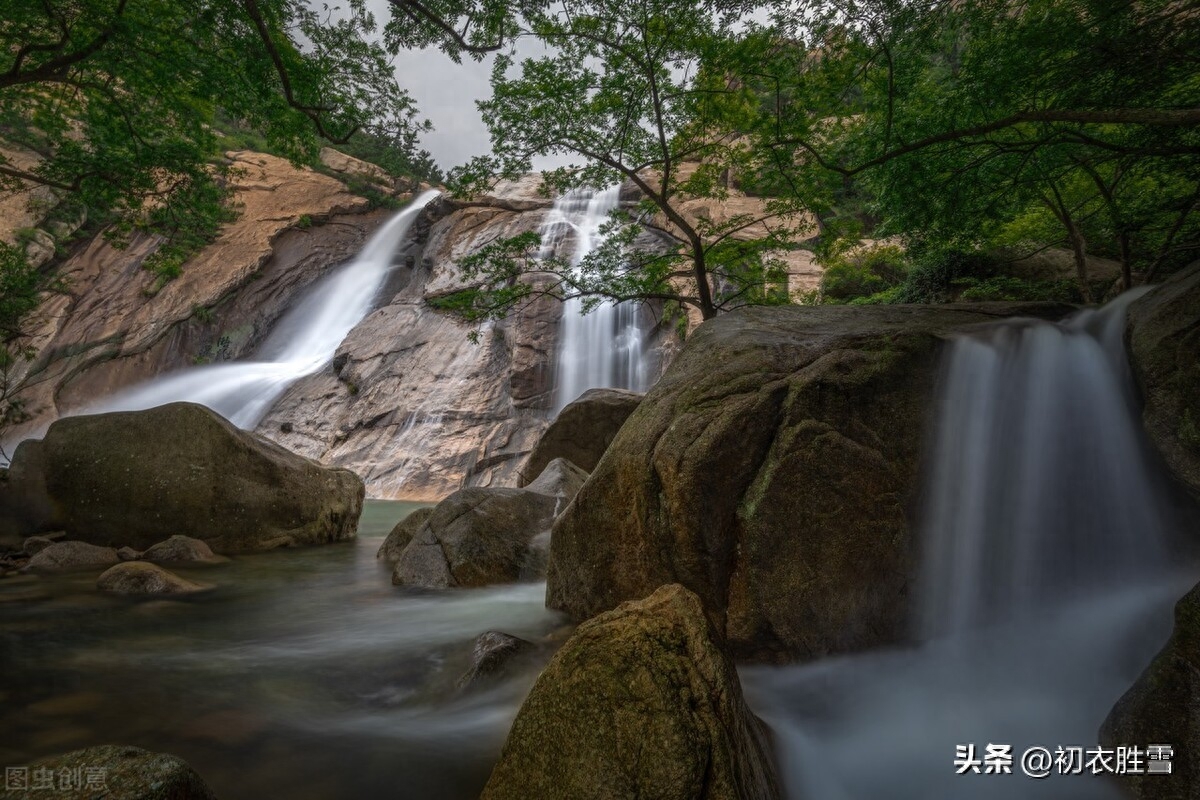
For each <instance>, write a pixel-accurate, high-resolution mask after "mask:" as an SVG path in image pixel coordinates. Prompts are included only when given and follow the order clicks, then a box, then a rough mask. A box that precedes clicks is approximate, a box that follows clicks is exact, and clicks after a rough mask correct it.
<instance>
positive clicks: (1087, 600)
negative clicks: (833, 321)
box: [743, 293, 1195, 800]
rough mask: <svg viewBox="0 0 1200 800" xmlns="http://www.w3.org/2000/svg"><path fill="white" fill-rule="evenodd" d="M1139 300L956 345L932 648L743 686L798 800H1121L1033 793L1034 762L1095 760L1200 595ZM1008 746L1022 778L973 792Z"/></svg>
mask: <svg viewBox="0 0 1200 800" xmlns="http://www.w3.org/2000/svg"><path fill="white" fill-rule="evenodd" d="M1136 296H1137V295H1136V293H1135V294H1126V295H1124V296H1123V297H1121V298H1119V299H1118V300H1117V301H1115V302H1114V303H1112V304H1110V305H1109V306H1107V307H1105V308H1103V309H1099V310H1088V311H1082V312H1080V313H1078V314H1077V315H1075V316H1074V317H1072V318H1071V319H1069V320H1067V321H1065V322H1063V323H1061V324H1053V323H1047V322H1041V321H1034V320H1013V321H1008V322H1003V323H999V324H996V325H992V326H988V327H987V328H984V329H980V330H977V331H973V332H969V333H964V334H963V335H961V336H959V337H958V338H957V339H956V340H955V341H954V342H952V343H951V344H950V345H949V348H948V350H947V353H946V355H945V357H944V365H943V375H942V381H941V387H942V391H941V397H940V401H939V403H938V404H937V406H936V407H935V413H936V418H935V425H934V431H933V436H932V441H931V445H930V449H929V453H928V463H927V469H926V486H927V488H926V492H925V503H924V510H923V513H922V517H923V519H922V523H921V525H920V526H919V529H920V533H921V542H922V544H923V551H922V554H921V567H920V568H921V577H920V583H919V589H920V591H919V592H918V594H919V600H918V602H917V604H916V606H917V607H916V608H914V612H915V615H916V617H917V624H918V629H919V631H920V633H921V635H922V637H923V638H924V641H923V643H922V644H921V645H919V646H918V647H916V648H913V649H908V650H895V651H882V652H874V653H862V654H857V655H852V656H845V657H840V658H836V659H827V660H825V661H821V662H818V663H815V664H808V665H800V666H792V667H785V668H779V669H769V668H752V669H747V670H744V671H743V678H744V680H745V684H746V689H747V695H748V697H749V698H750V699H751V703H752V705H753V706H754V707H755V708H756V710H758V712H759V713H760V715H761V716H763V717H764V718H765V719H766V720H767V721H768V722H769V723H770V724H771V725H772V727H773V728H774V730H775V732H776V736H777V739H776V741H777V756H778V759H779V762H780V766H781V770H782V772H783V777H784V780H785V783H786V785H787V793H788V797H789V798H790V800H875V798H879V797H887V798H889V800H927V799H928V798H931V797H971V798H972V799H973V800H1014V798H1016V799H1018V800H1024V799H1026V798H1046V800H1051V799H1053V800H1096V798H1118V797H1120V796H1121V795H1120V793H1119V792H1118V790H1117V788H1116V787H1115V786H1114V785H1113V784H1112V782H1111V781H1110V780H1108V779H1106V777H1105V776H1103V775H1101V776H1099V777H1097V776H1093V775H1090V774H1083V775H1078V774H1076V775H1058V774H1053V773H1052V774H1051V775H1050V776H1049V777H1048V778H1047V779H1043V780H1034V779H1031V778H1029V777H1026V776H1025V775H1023V774H1022V771H1021V768H1020V756H1021V754H1022V753H1023V752H1024V751H1025V750H1026V749H1027V748H1031V747H1035V746H1040V747H1046V748H1049V750H1050V752H1051V753H1053V752H1055V749H1056V748H1057V747H1059V746H1062V747H1083V748H1085V749H1087V748H1095V747H1096V745H1097V735H1098V734H1097V731H1098V729H1099V727H1100V723H1101V722H1102V721H1103V719H1104V717H1105V715H1106V714H1107V713H1108V711H1109V709H1110V708H1111V707H1112V705H1113V703H1114V702H1115V701H1116V700H1117V698H1119V697H1120V696H1121V694H1122V693H1123V692H1124V691H1125V690H1126V689H1127V688H1128V687H1129V685H1130V684H1132V683H1133V681H1134V679H1135V678H1136V677H1137V675H1138V674H1139V672H1140V671H1141V670H1142V669H1143V668H1144V667H1145V665H1146V664H1147V663H1148V662H1149V660H1150V658H1151V657H1152V656H1153V654H1154V653H1155V652H1156V650H1157V649H1158V648H1159V647H1161V646H1162V643H1163V642H1164V641H1165V640H1166V638H1167V635H1168V634H1169V632H1170V624H1171V606H1172V605H1173V603H1174V601H1175V600H1176V599H1178V597H1180V596H1181V595H1182V594H1183V593H1184V592H1186V591H1187V589H1188V588H1190V587H1191V585H1192V584H1193V583H1194V582H1195V578H1194V575H1189V574H1182V573H1181V572H1180V571H1178V570H1176V569H1175V567H1174V566H1173V565H1172V564H1171V562H1170V560H1169V557H1168V555H1167V553H1168V551H1169V538H1170V536H1171V535H1172V534H1173V533H1174V532H1175V530H1176V529H1175V525H1176V524H1177V523H1176V522H1175V521H1174V520H1173V519H1172V518H1171V514H1170V512H1169V511H1168V508H1169V502H1168V501H1167V499H1166V498H1164V497H1162V496H1160V494H1159V492H1158V490H1157V488H1156V487H1158V486H1165V485H1166V479H1165V477H1164V476H1162V475H1161V472H1160V468H1159V466H1158V464H1157V462H1156V461H1155V460H1154V459H1153V458H1152V457H1151V456H1150V455H1149V446H1148V444H1147V443H1146V442H1145V441H1144V435H1143V433H1142V430H1141V424H1140V416H1139V411H1138V408H1137V402H1136V400H1135V393H1134V389H1133V384H1132V380H1131V376H1130V370H1129V368H1128V366H1127V360H1126V356H1125V353H1124V347H1123V331H1124V322H1125V315H1126V314H1125V312H1126V309H1127V308H1128V306H1129V304H1130V303H1131V302H1132V301H1133V300H1134V299H1136ZM993 743H994V744H1007V745H1010V746H1011V747H1012V752H1013V753H1014V756H1015V760H1014V768H1013V774H991V775H975V774H967V775H959V774H956V769H955V766H954V759H955V757H956V748H957V747H958V746H965V745H974V747H975V749H976V751H977V753H978V754H979V755H980V756H982V754H983V753H984V752H985V747H986V746H987V745H988V744H993ZM1122 744H1129V745H1138V746H1142V747H1144V746H1145V744H1146V743H1145V742H1128V743H1122Z"/></svg>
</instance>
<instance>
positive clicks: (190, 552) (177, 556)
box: [118, 535, 229, 564]
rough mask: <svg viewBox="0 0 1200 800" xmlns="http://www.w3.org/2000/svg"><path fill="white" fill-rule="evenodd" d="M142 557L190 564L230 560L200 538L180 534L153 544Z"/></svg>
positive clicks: (150, 559)
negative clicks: (214, 550)
mask: <svg viewBox="0 0 1200 800" xmlns="http://www.w3.org/2000/svg"><path fill="white" fill-rule="evenodd" d="M119 552H120V551H118V554H119ZM141 557H142V558H144V559H146V560H147V561H161V562H164V563H179V562H187V563H190V564H224V563H225V562H226V561H228V560H229V559H228V558H225V557H224V556H219V555H217V554H216V553H214V552H213V551H212V549H211V548H209V546H208V545H207V544H205V543H204V542H202V541H200V540H199V539H193V538H191V537H190V536H179V535H175V536H172V537H171V538H170V539H167V540H166V541H165V542H159V543H158V544H156V545H153V546H151V547H150V549H148V550H147V551H146V552H145V553H142V555H141ZM122 558H124V557H122ZM125 560H127V559H125Z"/></svg>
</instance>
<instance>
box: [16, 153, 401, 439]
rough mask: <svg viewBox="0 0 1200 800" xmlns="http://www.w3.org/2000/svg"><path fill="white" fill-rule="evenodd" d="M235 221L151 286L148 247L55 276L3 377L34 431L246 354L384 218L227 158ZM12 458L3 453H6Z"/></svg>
mask: <svg viewBox="0 0 1200 800" xmlns="http://www.w3.org/2000/svg"><path fill="white" fill-rule="evenodd" d="M229 157H230V159H231V162H232V166H233V167H234V169H235V170H236V172H235V174H234V176H233V178H232V186H233V189H234V196H233V201H234V202H235V203H237V204H238V205H239V206H240V209H239V210H240V215H239V217H238V218H237V220H235V221H234V222H232V223H230V224H228V225H226V226H225V227H224V228H222V230H221V233H220V235H219V236H218V238H217V239H216V241H214V242H213V243H212V244H211V245H209V246H207V247H205V248H204V249H203V250H201V251H200V252H199V253H198V254H197V255H196V256H195V257H193V258H192V259H191V260H190V261H188V263H187V264H185V265H184V267H183V272H182V274H181V275H180V277H179V278H177V279H175V280H172V281H169V282H168V283H166V284H164V285H162V286H161V287H160V286H158V284H157V283H156V281H157V279H156V278H155V276H154V275H152V274H151V273H149V272H147V271H145V270H143V269H142V268H141V265H142V262H143V261H144V260H145V259H146V257H147V256H149V255H150V254H151V253H153V252H154V251H155V249H157V247H158V244H159V239H158V238H156V237H153V236H149V235H144V234H136V235H134V236H133V238H132V240H131V241H130V243H129V246H128V247H127V248H125V249H116V248H114V247H112V246H111V245H110V244H109V243H108V242H107V241H105V239H104V238H103V237H99V236H98V237H96V238H95V239H94V240H93V241H91V242H90V243H89V244H87V245H86V246H85V247H83V248H82V249H81V250H79V251H78V252H76V253H75V254H73V255H72V256H71V257H69V258H68V259H67V260H66V261H65V262H64V263H63V264H62V265H61V266H60V267H59V268H58V270H57V272H58V275H59V276H60V277H61V278H62V281H63V283H64V284H65V287H66V291H65V292H64V293H61V294H49V295H47V296H46V298H45V300H44V301H43V303H42V305H41V306H40V307H39V308H38V309H37V310H36V311H35V312H34V313H33V315H32V316H31V318H30V319H29V320H28V323H29V324H28V326H27V327H28V328H29V329H30V330H31V332H32V334H33V335H32V338H31V339H30V340H29V342H28V343H29V344H30V346H31V347H32V349H33V352H34V356H33V358H32V359H29V360H21V361H19V362H18V364H17V368H16V370H15V371H14V373H13V374H12V375H11V376H10V377H11V378H12V380H13V383H14V384H17V383H23V384H24V388H23V390H22V392H21V399H22V400H23V401H24V403H25V408H26V410H27V411H29V412H30V413H31V414H32V415H33V416H32V419H30V420H29V421H28V422H27V423H26V424H24V425H22V426H20V427H18V428H16V429H14V430H12V431H6V437H7V436H10V435H13V434H15V435H23V434H26V433H29V432H36V431H39V430H42V429H44V428H45V426H46V425H47V424H48V423H49V422H51V421H53V420H54V419H56V418H57V417H58V416H59V415H60V414H62V413H65V412H69V411H72V410H75V409H78V408H81V407H83V406H86V405H87V404H89V403H91V402H93V401H94V400H95V399H96V398H97V397H101V396H104V395H107V394H109V393H111V392H113V391H115V390H117V389H120V388H124V387H126V386H129V385H131V384H134V383H137V382H139V381H142V380H145V379H147V378H150V377H153V376H155V375H158V374H160V373H163V372H166V371H169V370H172V369H177V368H180V367H185V366H191V365H193V364H196V363H205V362H208V361H221V360H227V359H233V358H238V357H241V356H244V355H246V354H248V353H250V352H252V350H253V348H254V347H255V346H257V345H258V344H259V343H260V342H261V341H262V340H263V338H264V337H265V336H266V334H267V333H268V332H269V330H270V329H271V326H272V325H274V323H275V322H276V321H277V320H278V318H279V317H280V315H281V314H282V313H283V312H284V311H285V310H286V309H287V308H288V306H289V305H290V304H291V303H292V302H294V300H295V298H296V296H297V295H298V294H299V293H301V292H302V291H303V290H304V289H305V288H306V287H308V286H309V285H311V284H312V283H313V282H314V281H315V280H316V279H317V278H319V277H321V276H322V275H323V274H325V273H326V272H327V271H328V270H329V269H330V268H331V267H333V266H335V265H337V264H339V263H341V262H342V261H344V260H345V259H346V258H348V257H349V256H351V255H353V254H354V253H355V252H357V251H358V249H359V248H360V247H361V245H362V243H363V242H364V241H365V239H366V237H367V235H368V234H369V233H370V232H371V231H373V230H374V228H375V227H377V226H378V225H379V224H380V223H381V222H382V221H383V219H384V218H385V214H384V213H383V212H372V211H371V210H370V207H369V203H368V201H367V200H366V199H365V198H363V197H359V196H356V195H354V194H351V193H350V192H349V191H348V190H347V189H346V187H345V186H344V185H343V184H342V183H340V182H339V181H337V180H334V179H333V178H330V177H327V176H325V175H321V174H320V173H317V172H314V171H312V170H310V169H306V168H296V167H294V166H292V165H291V164H289V163H288V162H287V161H285V160H284V159H281V158H276V157H274V156H269V155H264V154H261V153H251V152H236V153H230V154H229ZM10 452H11V451H10Z"/></svg>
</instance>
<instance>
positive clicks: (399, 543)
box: [375, 506, 433, 564]
mask: <svg viewBox="0 0 1200 800" xmlns="http://www.w3.org/2000/svg"><path fill="white" fill-rule="evenodd" d="M431 514H433V506H427V507H425V508H418V509H417V510H416V511H413V512H412V513H411V514H409V515H408V516H407V517H405V518H404V519H402V520H400V521H399V522H397V523H396V525H395V527H393V528H392V530H391V532H390V533H388V535H387V538H385V539H384V540H383V544H381V545H380V546H379V552H377V553H376V554H375V558H377V559H379V560H380V561H386V562H387V563H389V564H395V563H396V560H397V559H398V558H400V553H401V552H403V551H404V548H405V547H407V546H408V543H409V542H411V541H412V539H413V537H414V536H416V534H417V531H419V530H420V529H421V526H422V525H424V524H425V522H426V521H427V520H428V519H429V517H430V515H431Z"/></svg>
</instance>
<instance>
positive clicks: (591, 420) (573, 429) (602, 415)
mask: <svg viewBox="0 0 1200 800" xmlns="http://www.w3.org/2000/svg"><path fill="white" fill-rule="evenodd" d="M643 397H644V395H642V394H640V393H638V392H627V391H623V390H621V389H590V390H588V391H586V392H584V393H583V394H582V395H580V396H579V398H578V399H577V400H575V401H574V402H572V403H569V404H568V405H567V406H566V407H565V408H563V410H562V411H560V412H558V416H557V417H555V418H554V422H552V423H550V427H548V428H546V432H545V433H543V434H542V438H541V439H539V440H538V443H537V445H536V446H535V447H534V448H533V452H532V453H530V454H529V458H528V459H526V461H525V464H524V465H523V466H522V467H521V472H520V474H519V475H518V485H520V486H524V485H525V484H526V483H528V482H529V481H531V480H533V479H534V478H535V477H536V476H538V475H541V474H542V470H544V469H545V468H546V465H547V464H549V463H550V462H551V461H553V460H554V459H556V458H565V459H567V460H568V461H570V462H571V463H572V464H574V465H576V466H577V467H579V468H580V469H582V470H583V471H584V472H591V471H592V470H594V469H595V468H596V464H598V463H599V462H600V457H601V456H602V455H604V451H605V450H607V449H608V446H609V445H610V444H612V440H613V437H615V436H616V435H617V431H618V430H620V429H621V426H622V425H624V424H625V420H627V419H629V415H630V414H632V413H633V410H634V409H635V408H637V407H638V404H639V403H641V402H642V398H643Z"/></svg>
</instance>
